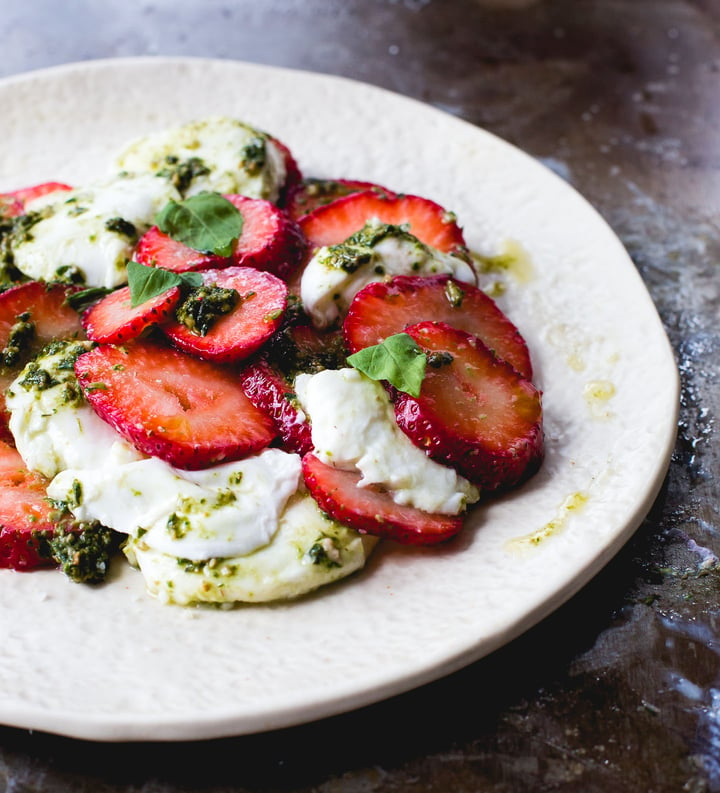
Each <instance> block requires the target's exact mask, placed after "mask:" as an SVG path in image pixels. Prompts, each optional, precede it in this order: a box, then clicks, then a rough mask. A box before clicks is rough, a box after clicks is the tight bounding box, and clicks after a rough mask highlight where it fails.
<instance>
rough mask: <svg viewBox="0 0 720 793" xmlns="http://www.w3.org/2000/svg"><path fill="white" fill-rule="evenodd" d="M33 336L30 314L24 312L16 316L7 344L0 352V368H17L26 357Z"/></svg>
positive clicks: (33, 325) (33, 326)
mask: <svg viewBox="0 0 720 793" xmlns="http://www.w3.org/2000/svg"><path fill="white" fill-rule="evenodd" d="M35 335H36V332H35V323H34V322H33V321H32V319H31V313H30V312H29V311H24V312H23V313H22V314H18V315H17V317H16V318H15V322H14V323H13V325H12V327H11V328H10V333H9V335H8V341H7V344H6V345H5V347H4V348H3V350H2V351H0V366H2V367H4V368H8V369H11V368H12V367H14V366H17V365H18V364H19V363H20V361H21V360H22V359H23V358H26V357H27V356H28V353H29V352H30V348H31V347H32V343H33V341H34V340H35Z"/></svg>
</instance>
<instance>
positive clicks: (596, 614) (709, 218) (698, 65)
mask: <svg viewBox="0 0 720 793" xmlns="http://www.w3.org/2000/svg"><path fill="white" fill-rule="evenodd" d="M0 52H1V53H2V57H1V58H0V75H2V76H4V75H10V74H14V73H18V72H21V71H26V70H29V69H35V68H40V67H44V66H49V65H53V64H58V63H63V62H68V61H76V60H84V59H90V58H100V57H117V56H126V55H152V54H165V55H207V56H213V57H223V58H239V59H243V60H249V61H256V62H260V63H270V64H276V65H282V66H290V67H296V68H303V69H309V70H313V71H320V72H330V73H335V74H342V75H346V76H350V77H354V78H357V79H361V80H365V81H367V82H370V83H375V84H378V85H382V86H384V87H387V88H390V89H392V90H395V91H398V92H400V93H404V94H408V95H411V96H414V97H416V98H419V99H422V100H424V101H425V102H428V103H430V104H432V105H435V106H437V107H440V108H443V109H444V110H447V111H449V112H451V113H455V114H457V115H459V116H462V117H464V118H466V119H468V120H469V121H471V122H474V123H476V124H478V125H481V126H483V127H485V128H487V129H489V130H490V131H492V132H495V133H496V134H498V135H500V136H502V137H503V138H505V139H507V140H509V141H510V142H512V143H514V144H516V145H518V146H520V147H521V148H523V149H525V150H526V151H528V152H529V153H530V154H532V155H533V156H535V157H537V158H538V159H540V160H541V161H542V162H544V163H545V164H546V165H548V166H549V167H550V168H552V169H554V170H555V171H557V172H558V173H559V174H560V175H561V176H562V177H563V178H565V179H566V180H568V181H569V182H570V183H571V184H572V185H573V186H574V187H576V188H577V189H578V190H579V191H580V192H581V193H583V194H584V195H585V196H586V197H588V198H589V199H590V201H591V202H592V203H593V204H594V205H595V206H596V207H597V208H598V209H599V210H600V211H601V213H602V214H603V215H604V216H605V218H606V219H607V220H608V221H609V223H610V224H611V225H612V227H613V228H614V230H615V231H616V233H617V234H618V235H619V236H620V237H621V239H622V240H623V242H624V243H625V245H626V246H627V248H628V250H629V252H630V254H631V255H632V257H633V260H634V262H635V264H636V265H637V267H638V269H639V271H640V273H641V275H642V277H643V278H644V280H645V282H646V283H647V285H648V288H649V289H650V292H651V294H652V296H653V299H654V300H655V302H656V305H657V307H658V309H659V312H660V315H661V317H662V319H663V322H664V324H665V326H666V328H667V331H668V334H669V336H670V339H671V341H672V344H673V346H674V349H675V350H676V353H677V359H678V364H679V368H680V372H681V376H682V385H683V389H682V409H681V421H680V425H679V434H678V441H677V447H676V451H675V455H674V458H673V461H672V464H671V468H670V472H669V475H668V478H667V481H666V484H665V487H664V489H663V491H662V493H661V495H660V497H659V499H658V500H657V502H656V504H655V506H654V508H653V510H652V512H651V514H650V515H649V517H648V519H647V520H646V521H645V522H644V524H643V525H642V527H641V528H640V530H639V531H638V532H637V534H636V535H635V536H634V538H633V539H632V541H631V542H630V543H629V544H628V545H627V546H626V548H625V549H624V550H623V551H622V552H621V553H620V554H619V555H618V556H617V557H616V558H615V559H614V560H613V561H612V562H611V563H610V564H609V565H608V567H607V568H606V569H605V570H604V571H603V572H602V573H601V574H600V575H599V576H598V577H597V578H596V579H595V580H594V581H593V582H592V583H591V584H590V585H589V586H587V587H586V588H585V589H584V590H583V591H582V592H581V593H580V594H579V595H577V596H576V597H575V598H574V599H573V600H572V601H571V602H569V603H568V604H567V605H566V606H564V607H563V608H562V609H561V610H560V611H558V612H557V613H556V614H554V615H553V616H552V617H551V618H550V619H548V620H546V621H545V622H543V623H542V624H540V625H539V626H538V627H536V628H535V629H534V630H532V631H531V632H530V633H528V634H526V635H524V636H523V637H521V638H520V639H518V640H516V641H515V642H514V643H512V644H511V645H509V646H507V647H505V648H504V649H502V650H501V651H499V652H497V653H495V654H494V655H493V656H491V657H489V658H487V659H485V660H483V661H481V662H478V663H476V664H474V665H472V666H470V667H469V668H466V669H465V670H463V671H462V672H459V673H457V674H455V675H453V676H451V677H449V678H446V679H444V680H441V681H439V682H437V683H434V684H432V685H428V686H425V687H424V688H422V689H420V690H417V691H414V692H412V693H409V694H406V695H403V696H400V697H397V698H395V699H393V700H391V701H388V702H384V703H381V704H379V705H375V706H373V707H368V708H366V709H364V710H361V711H358V712H354V713H350V714H347V715H344V716H339V717H335V718H332V719H328V720H325V721H321V722H318V723H314V724H310V725H307V726H303V727H298V728H293V729H288V730H284V731H280V732H276V733H271V734H263V735H258V736H250V737H242V738H235V739H225V740H220V741H211V742H204V743H196V744H193V743H190V744H182V745H178V744H161V745H143V744H125V745H106V744H89V743H83V742H79V741H72V740H68V739H63V738H59V737H56V736H50V735H44V734H38V733H28V732H25V731H22V730H15V729H10V728H0V790H2V791H7V793H11V791H12V793H26V791H47V792H48V793H49V792H50V791H66V790H67V791H70V790H71V791H78V792H83V793H84V792H85V791H88V793H89V792H90V791H92V792H93V793H95V792H96V791H103V793H116V792H117V793H120V792H121V791H122V792H125V793H130V791H152V792H153V793H155V792H157V793H174V792H175V791H208V793H221V791H222V792H223V793H226V792H228V791H236V792H237V793H240V792H241V791H242V792H243V793H244V792H245V791H248V792H249V793H250V792H251V793H271V791H272V792H273V793H275V791H293V792H298V793H299V792H300V791H303V793H304V792H306V791H318V793H320V792H322V793H331V792H332V791H348V793H355V792H357V793H359V792H360V791H363V793H371V792H373V791H417V793H422V792H423V791H430V790H433V791H448V792H450V791H453V792H455V791H457V792H458V793H460V792H462V793H465V792H469V791H478V792H479V791H488V792H489V791H493V792H494V791H498V792H499V791H533V792H534V793H537V792H539V791H584V793H592V792H593V791H612V792H613V793H625V791H628V792H630V791H633V792H635V791H690V792H691V793H700V791H720V663H719V658H718V656H719V654H720V609H719V607H718V593H719V592H720V578H719V575H720V572H719V568H718V556H720V536H719V533H720V518H719V517H718V503H719V501H720V498H719V493H718V484H717V480H716V479H715V478H714V474H717V472H718V447H717V432H718V431H717V425H716V421H717V415H718V412H719V410H720V396H719V394H720V388H719V387H718V386H719V383H718V364H719V363H720V332H719V330H718V325H719V324H720V323H719V322H718V321H719V320H720V295H719V291H720V266H719V264H718V262H719V261H720V242H719V235H718V230H719V229H718V216H719V212H720V135H718V133H717V130H718V129H719V128H720V101H719V100H720V3H718V2H717V0H365V2H363V1H362V0H345V1H344V2H343V1H342V0H337V2H332V0H296V1H292V0H286V2H282V1H281V0H262V2H257V1H255V2H250V1H249V0H235V2H232V0H226V2H221V1H220V0H203V1H202V2H201V0H197V1H196V2H193V1H192V0H172V2H171V1H170V0H157V1H156V2H146V3H137V2H132V0H123V1H122V2H121V1H120V0H104V2H102V3H99V2H91V0H67V1H66V2H65V3H56V2H53V0H28V1H27V2H25V3H18V2H15V0H1V1H0ZM49 662H52V660H51V659H49Z"/></svg>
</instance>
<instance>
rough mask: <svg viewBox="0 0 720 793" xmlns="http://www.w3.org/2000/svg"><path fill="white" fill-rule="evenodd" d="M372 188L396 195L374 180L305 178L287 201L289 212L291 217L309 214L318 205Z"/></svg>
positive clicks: (388, 194) (297, 217)
mask: <svg viewBox="0 0 720 793" xmlns="http://www.w3.org/2000/svg"><path fill="white" fill-rule="evenodd" d="M366 190H372V191H374V192H376V193H378V194H379V195H384V196H388V197H391V196H393V197H394V196H395V193H393V192H392V191H391V190H388V189H387V188H385V187H383V186H382V185H379V184H375V183H373V182H361V181H358V180H357V179H311V178H308V179H303V181H302V182H300V184H298V185H297V187H296V188H295V189H294V190H293V191H292V193H291V194H290V197H289V199H288V202H287V207H286V208H287V213H288V215H290V217H291V218H294V219H295V220H298V219H299V218H302V217H304V216H305V215H309V214H310V213H311V212H314V211H315V210H316V209H317V208H318V207H321V206H325V205H326V204H330V203H331V202H333V201H335V200H337V199H338V198H343V197H344V196H346V195H351V194H352V193H362V192H364V191H366Z"/></svg>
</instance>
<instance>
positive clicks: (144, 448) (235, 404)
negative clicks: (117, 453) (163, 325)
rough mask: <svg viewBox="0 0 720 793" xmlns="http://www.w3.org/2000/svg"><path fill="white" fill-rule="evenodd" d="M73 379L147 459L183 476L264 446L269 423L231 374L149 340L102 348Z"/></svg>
mask: <svg viewBox="0 0 720 793" xmlns="http://www.w3.org/2000/svg"><path fill="white" fill-rule="evenodd" d="M75 372H76V373H77V376H78V380H79V382H80V384H81V386H82V388H83V391H84V393H85V396H86V397H87V399H88V401H89V402H90V404H91V405H92V407H93V409H94V410H95V412H96V413H97V414H98V415H99V416H100V417H101V418H103V419H104V420H105V421H107V422H108V424H110V425H111V426H113V427H114V428H115V429H116V430H117V431H118V432H119V433H120V434H121V435H123V436H124V437H125V438H127V439H128V440H129V441H130V442H131V443H133V444H134V445H135V446H136V448H138V449H139V450H140V451H141V452H144V453H145V454H149V455H154V456H157V457H160V458H161V459H163V460H166V461H167V462H169V463H171V464H172V465H175V466H177V467H179V468H186V469H198V468H206V467H208V466H210V465H215V464H216V463H220V462H223V461H228V460H237V459H240V458H242V457H245V456H247V455H249V454H252V453H254V452H257V451H259V450H260V449H262V448H264V447H265V446H267V445H268V444H269V443H270V442H271V441H272V440H273V439H274V438H275V435H276V434H277V433H276V430H275V426H274V424H273V421H272V419H271V418H270V417H269V416H268V415H267V414H265V413H264V412H263V411H261V410H259V409H258V408H256V407H255V406H254V405H253V404H252V403H251V402H250V400H249V399H248V398H247V397H246V396H245V394H244V392H243V390H242V388H241V387H240V384H239V383H238V380H237V375H236V374H235V373H234V372H232V371H231V370H229V369H224V368H223V367H220V366H216V365H214V364H211V363H208V362H207V361H200V360H198V359H197V358H192V357H190V356H189V355H185V354H183V353H182V352H179V351H178V350H173V349H172V348H169V347H165V346H161V345H160V344H157V343H153V342H151V341H147V340H138V341H134V342H131V343H130V344H128V345H127V346H126V347H116V346H114V345H111V344H102V345H99V346H98V347H95V349H93V350H90V352H87V353H85V354H84V355H81V356H80V358H78V360H77V362H76V364H75Z"/></svg>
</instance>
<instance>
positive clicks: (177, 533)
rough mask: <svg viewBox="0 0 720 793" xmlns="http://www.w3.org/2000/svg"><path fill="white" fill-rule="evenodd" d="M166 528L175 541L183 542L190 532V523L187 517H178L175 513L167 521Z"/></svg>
mask: <svg viewBox="0 0 720 793" xmlns="http://www.w3.org/2000/svg"><path fill="white" fill-rule="evenodd" d="M166 527H167V530H168V533H169V534H170V536H171V537H172V538H173V539H175V540H181V539H182V538H183V537H184V536H185V535H186V534H187V533H188V531H189V530H190V521H189V519H188V518H187V516H186V515H178V514H177V512H173V513H172V514H171V515H170V517H169V518H168V519H167V524H166Z"/></svg>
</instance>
